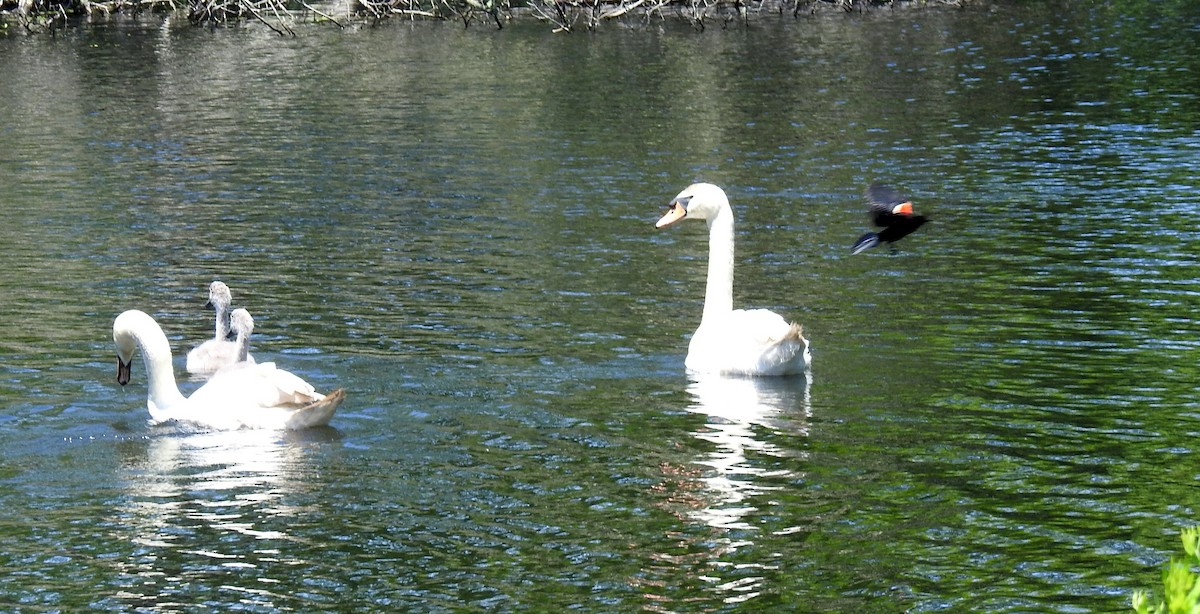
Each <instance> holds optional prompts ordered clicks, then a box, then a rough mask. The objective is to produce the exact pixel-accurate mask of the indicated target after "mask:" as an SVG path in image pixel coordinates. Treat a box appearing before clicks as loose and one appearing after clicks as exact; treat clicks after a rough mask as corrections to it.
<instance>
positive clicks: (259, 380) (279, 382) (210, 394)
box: [189, 362, 325, 407]
mask: <svg viewBox="0 0 1200 614" xmlns="http://www.w3.org/2000/svg"><path fill="white" fill-rule="evenodd" d="M324 398H325V396H324V395H322V394H320V393H319V392H317V391H316V389H314V388H313V387H312V385H311V384H309V383H308V382H306V381H304V380H303V379H300V377H299V376H297V375H295V374H293V373H290V372H288V371H284V370H283V369H280V368H277V367H276V366H275V363H273V362H264V363H261V364H245V365H244V366H241V367H240V368H236V369H226V370H222V371H220V372H218V373H217V375H215V376H213V378H212V379H211V380H209V381H208V383H207V384H205V385H204V386H201V387H200V388H199V389H198V390H196V392H193V393H192V396H191V397H190V398H189V401H191V402H193V403H197V404H200V405H206V406H216V405H219V404H222V403H225V404H228V405H233V406H242V407H279V406H300V405H307V404H309V403H313V402H316V401H320V400H321V399H324Z"/></svg>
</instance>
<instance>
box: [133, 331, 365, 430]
mask: <svg viewBox="0 0 1200 614" xmlns="http://www.w3.org/2000/svg"><path fill="white" fill-rule="evenodd" d="M113 342H114V343H115V344H116V346H117V359H118V364H117V381H118V382H119V383H120V384H121V385H124V384H126V383H127V382H128V381H129V374H130V362H131V361H132V360H133V354H134V353H135V350H137V349H138V348H140V349H141V351H142V358H143V361H144V362H145V365H146V371H147V376H148V378H149V382H150V384H149V389H148V391H147V395H146V407H147V409H149V411H150V418H151V420H152V421H153V422H156V423H158V422H171V421H179V422H190V423H193V424H197V425H201V426H205V427H208V428H214V429H236V428H268V429H301V428H307V427H311V426H322V425H326V424H328V423H329V420H330V419H331V418H332V417H333V413H334V411H335V410H337V407H338V405H340V404H341V402H342V400H343V399H344V398H345V392H344V391H343V390H341V389H338V390H335V391H334V392H332V393H330V394H329V395H328V396H326V395H323V394H321V393H319V392H317V391H316V390H314V389H313V387H312V386H311V385H309V384H308V382H305V381H304V380H303V379H301V378H300V377H298V376H296V375H294V374H292V373H289V372H288V371H285V370H283V369H279V368H277V367H276V366H275V363H270V362H268V363H263V364H249V363H246V364H244V365H241V366H240V367H238V368H231V369H223V370H221V371H219V372H217V373H216V374H215V375H213V377H212V379H210V380H208V382H206V383H205V384H204V385H203V386H201V387H200V388H199V389H197V390H196V391H195V392H193V393H192V395H191V396H190V397H184V396H183V394H182V393H180V392H179V387H178V386H177V385H176V383H175V374H174V372H173V369H172V365H171V346H170V343H169V342H168V341H167V336H166V334H164V333H163V331H162V328H160V327H159V325H158V323H157V322H155V321H154V319H153V318H151V317H150V316H149V315H147V314H145V313H143V312H141V311H138V310H130V311H126V312H124V313H122V314H121V315H119V316H117V319H116V320H114V321H113Z"/></svg>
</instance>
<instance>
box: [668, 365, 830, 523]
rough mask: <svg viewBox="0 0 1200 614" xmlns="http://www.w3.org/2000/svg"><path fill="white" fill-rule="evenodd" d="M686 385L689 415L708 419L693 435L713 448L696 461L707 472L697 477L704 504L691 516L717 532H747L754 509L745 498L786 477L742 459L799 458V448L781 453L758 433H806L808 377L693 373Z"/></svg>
mask: <svg viewBox="0 0 1200 614" xmlns="http://www.w3.org/2000/svg"><path fill="white" fill-rule="evenodd" d="M692 377H693V381H692V383H691V384H690V385H689V386H688V389H687V390H688V392H689V393H690V394H691V396H692V404H691V405H689V406H688V408H687V409H688V411H690V412H693V413H697V414H704V415H705V416H707V417H708V421H707V422H706V423H705V425H704V428H703V429H701V430H699V431H697V432H695V433H693V434H694V436H695V437H697V438H698V439H703V440H704V441H708V442H710V443H712V444H713V445H715V446H716V449H715V450H714V451H712V452H709V453H708V454H705V455H704V456H702V457H701V458H699V459H698V460H697V461H696V462H697V464H699V465H702V466H705V467H707V468H708V470H707V471H706V472H705V475H703V476H702V477H701V478H700V481H701V482H702V483H703V484H704V486H705V489H706V490H707V491H708V493H707V495H708V496H707V497H706V499H707V501H708V503H707V504H706V505H705V506H704V507H703V508H701V509H697V510H694V511H692V512H691V516H692V517H694V518H696V519H698V520H700V521H702V522H704V523H705V524H707V525H709V526H711V527H713V528H717V529H726V530H727V529H752V528H754V526H753V525H751V524H749V523H748V522H746V517H747V516H748V515H750V514H752V513H754V512H755V511H756V508H755V507H754V506H753V505H750V504H749V502H748V500H749V499H750V498H751V497H754V496H756V495H760V494H763V493H764V492H767V491H770V490H775V489H777V488H778V487H777V486H772V485H768V484H763V483H760V482H758V481H756V480H764V479H766V478H772V479H771V481H772V482H776V483H777V482H778V478H783V479H786V478H787V477H789V475H790V473H791V472H790V471H789V470H787V469H768V468H764V467H762V466H761V465H760V464H758V463H754V462H752V461H751V460H750V459H748V458H747V454H757V455H764V456H774V457H788V456H799V455H801V454H802V452H800V451H799V450H797V449H795V448H792V449H785V448H781V447H780V446H778V445H776V444H774V443H771V442H770V441H763V440H762V439H760V438H759V437H760V435H759V431H760V430H761V429H764V428H765V429H769V430H770V431H773V432H779V433H787V434H791V435H796V436H807V435H808V418H809V417H810V416H811V415H812V404H811V400H810V398H809V393H810V388H811V386H812V379H811V378H812V376H811V375H801V376H793V377H782V378H779V377H776V378H740V377H726V376H712V375H693V376H692Z"/></svg>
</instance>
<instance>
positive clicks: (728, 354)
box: [657, 183, 812, 375]
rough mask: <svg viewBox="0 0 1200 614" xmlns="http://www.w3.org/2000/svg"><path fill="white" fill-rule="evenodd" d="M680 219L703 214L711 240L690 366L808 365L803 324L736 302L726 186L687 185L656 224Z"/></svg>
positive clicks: (771, 371) (748, 370)
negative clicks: (745, 306)
mask: <svg viewBox="0 0 1200 614" xmlns="http://www.w3.org/2000/svg"><path fill="white" fill-rule="evenodd" d="M682 219H702V220H705V221H706V222H707V223H708V244H709V252H708V281H707V285H706V288H705V297H704V314H703V316H701V318H700V325H699V327H698V328H697V329H696V332H695V334H693V335H692V340H691V342H690V343H689V344H688V355H687V359H686V360H685V361H684V365H685V366H686V367H687V368H688V370H689V371H694V372H698V373H721V374H726V375H790V374H794V373H803V372H804V371H805V370H806V369H808V368H809V366H810V364H811V362H812V354H811V353H810V352H809V348H808V340H807V339H805V338H804V334H803V330H802V329H801V327H800V325H799V324H794V323H789V322H788V321H787V320H785V319H784V318H783V316H781V315H779V314H777V313H774V312H772V311H769V310H766V309H749V310H746V309H734V308H733V209H732V208H731V207H730V206H729V199H728V198H727V197H726V196H725V191H724V190H722V189H721V188H719V187H717V186H715V185H712V184H709V183H696V184H693V185H690V186H688V187H687V189H685V190H683V191H682V192H680V193H679V195H678V196H676V197H675V198H674V199H673V200H672V201H671V210H670V211H668V212H667V214H666V215H664V216H663V217H662V219H660V220H659V221H658V224H657V226H658V227H659V228H661V227H663V226H667V225H670V224H673V223H675V222H677V221H679V220H682Z"/></svg>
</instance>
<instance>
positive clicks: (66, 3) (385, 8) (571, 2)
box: [0, 0, 987, 36]
mask: <svg viewBox="0 0 1200 614" xmlns="http://www.w3.org/2000/svg"><path fill="white" fill-rule="evenodd" d="M986 2H987V0H337V1H336V2H334V3H330V2H329V0H0V33H2V32H3V31H5V30H11V29H13V28H16V29H18V30H21V31H25V32H29V33H37V32H50V33H53V32H55V31H57V30H59V29H62V28H65V27H70V26H72V25H78V24H86V23H90V22H96V21H104V20H109V19H117V18H121V17H132V16H138V15H142V14H146V13H150V14H158V15H167V14H175V13H178V14H181V15H185V16H186V17H187V20H188V21H189V22H191V23H192V24H193V25H197V26H201V25H204V26H219V25H225V24H230V25H232V24H236V23H239V22H258V23H261V24H263V25H265V26H266V27H268V28H270V29H271V30H272V31H274V32H275V33H277V34H279V35H281V36H295V35H296V31H295V29H294V26H295V25H296V24H299V23H302V22H316V23H323V24H329V25H331V26H333V27H339V28H344V27H347V26H348V25H352V24H362V23H367V24H373V23H378V22H381V21H385V20H408V21H418V20H432V21H458V22H461V23H462V24H463V26H464V27H470V26H472V25H478V26H481V27H489V28H496V29H503V28H504V26H505V24H507V23H510V22H513V21H517V20H536V21H539V22H543V23H546V24H547V25H549V26H550V27H551V28H552V29H553V31H554V32H571V31H577V30H585V31H586V30H596V29H598V28H600V27H601V25H602V24H604V23H607V22H625V23H629V24H636V23H643V24H648V23H653V22H656V21H668V20H675V21H679V22H683V23H687V24H690V25H691V26H692V27H694V28H697V29H700V30H702V29H704V28H706V27H709V26H718V27H723V26H728V25H730V24H732V23H736V22H749V21H752V20H753V19H755V18H759V17H764V16H788V15H790V16H791V17H794V18H799V17H801V16H804V15H810V14H817V13H825V12H844V13H863V12H868V11H875V10H897V9H921V8H931V7H958V8H961V7H966V6H976V5H983V4H985V3H986Z"/></svg>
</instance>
